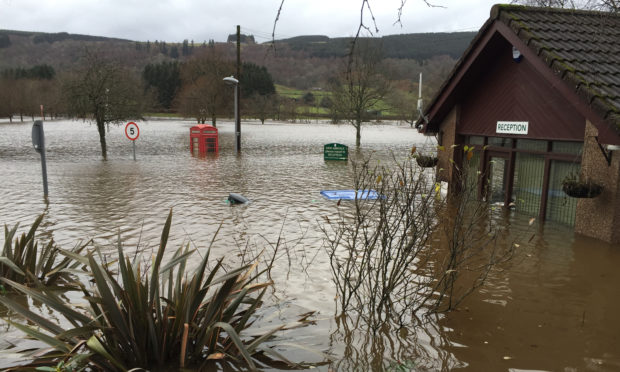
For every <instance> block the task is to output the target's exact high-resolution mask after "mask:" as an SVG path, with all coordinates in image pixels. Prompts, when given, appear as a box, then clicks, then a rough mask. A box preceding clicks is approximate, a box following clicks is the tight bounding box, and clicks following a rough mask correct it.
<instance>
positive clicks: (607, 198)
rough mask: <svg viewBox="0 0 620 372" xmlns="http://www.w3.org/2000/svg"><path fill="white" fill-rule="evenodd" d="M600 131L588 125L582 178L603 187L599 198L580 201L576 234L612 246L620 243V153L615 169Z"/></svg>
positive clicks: (617, 156)
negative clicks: (603, 147)
mask: <svg viewBox="0 0 620 372" xmlns="http://www.w3.org/2000/svg"><path fill="white" fill-rule="evenodd" d="M597 135H598V131H597V130H596V128H595V127H594V126H593V125H592V123H590V122H589V121H586V130H585V140H584V147H583V157H582V160H581V176H582V177H584V178H586V179H591V180H592V181H594V182H596V183H598V184H599V185H601V186H603V192H602V193H601V195H599V196H598V197H596V198H591V199H579V201H578V203H577V215H576V216H575V231H576V232H578V233H580V234H583V235H586V236H590V237H593V238H597V239H600V240H603V241H606V242H610V243H620V152H617V151H616V152H614V153H613V155H612V162H611V165H608V164H607V160H605V157H604V156H603V153H602V152H601V149H600V148H599V146H598V144H597V140H596V136H597Z"/></svg>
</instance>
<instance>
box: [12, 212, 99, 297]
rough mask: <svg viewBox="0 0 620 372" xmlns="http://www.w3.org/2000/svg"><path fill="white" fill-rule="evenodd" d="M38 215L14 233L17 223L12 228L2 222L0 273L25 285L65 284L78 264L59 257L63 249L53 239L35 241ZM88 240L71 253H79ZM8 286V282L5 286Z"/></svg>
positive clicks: (49, 285)
mask: <svg viewBox="0 0 620 372" xmlns="http://www.w3.org/2000/svg"><path fill="white" fill-rule="evenodd" d="M43 217H44V215H43V214H42V215H40V216H39V217H38V218H37V219H36V220H35V221H34V223H33V224H32V226H31V227H30V230H29V231H28V233H23V234H22V235H21V236H17V237H16V233H17V229H18V228H19V224H16V225H15V226H14V227H13V228H12V229H10V230H9V228H8V227H7V226H6V225H5V226H4V247H3V249H2V255H0V277H2V278H5V279H9V280H11V281H12V282H15V283H20V284H23V285H26V286H34V285H36V284H40V285H45V286H47V287H52V286H58V285H69V284H70V283H71V282H72V281H73V276H72V274H73V273H74V272H75V270H77V268H78V266H79V265H80V263H79V262H76V261H74V260H73V259H72V258H71V257H69V256H64V257H62V252H63V250H62V249H60V248H58V247H57V246H56V245H55V244H54V240H53V239H50V241H49V242H48V243H47V244H45V245H43V244H41V245H40V244H39V242H38V241H36V231H37V229H38V228H39V225H40V224H41V221H42V220H43ZM88 244H89V243H88V242H87V243H86V244H78V245H77V246H76V247H75V248H73V249H72V251H71V253H73V254H79V253H80V252H81V251H82V250H83V249H84V248H85V247H86V246H87V245H88ZM7 287H8V288H5V289H10V288H11V286H10V285H9V286H7Z"/></svg>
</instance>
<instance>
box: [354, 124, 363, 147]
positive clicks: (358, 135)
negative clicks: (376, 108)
mask: <svg viewBox="0 0 620 372" xmlns="http://www.w3.org/2000/svg"><path fill="white" fill-rule="evenodd" d="M361 142H362V122H361V121H360V122H357V123H356V125H355V146H356V147H360V144H361Z"/></svg>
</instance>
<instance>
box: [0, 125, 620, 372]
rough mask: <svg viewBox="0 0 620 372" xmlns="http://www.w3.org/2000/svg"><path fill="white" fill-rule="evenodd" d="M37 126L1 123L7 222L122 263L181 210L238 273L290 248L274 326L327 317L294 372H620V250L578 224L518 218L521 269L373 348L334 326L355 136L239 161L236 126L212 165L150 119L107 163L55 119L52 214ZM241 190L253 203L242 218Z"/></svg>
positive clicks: (258, 152) (273, 308)
mask: <svg viewBox="0 0 620 372" xmlns="http://www.w3.org/2000/svg"><path fill="white" fill-rule="evenodd" d="M31 124H32V123H31V122H30V123H23V124H22V123H15V124H8V123H6V124H0V223H2V224H7V225H9V226H12V225H14V224H15V223H18V222H19V223H20V226H22V228H21V229H20V231H23V230H25V229H26V228H27V227H28V226H29V225H30V224H31V223H32V222H33V221H34V219H35V218H36V216H37V215H39V214H41V213H45V218H44V220H43V223H42V227H41V228H40V230H41V231H40V232H39V236H40V238H41V239H43V240H44V241H47V239H49V237H51V236H53V238H54V240H55V241H56V242H57V243H58V245H59V246H61V247H64V248H71V247H73V246H74V245H75V244H76V242H77V241H79V240H87V239H90V238H93V239H94V241H95V243H96V244H98V245H100V246H102V247H104V251H106V250H107V252H110V254H113V252H114V249H115V248H114V247H113V245H112V243H113V242H114V241H115V240H116V237H117V235H118V234H119V233H120V235H121V237H122V238H123V244H124V247H125V250H126V251H127V252H130V253H131V252H134V251H135V250H136V246H137V245H138V244H139V245H140V247H141V248H142V249H144V248H146V249H148V248H154V247H155V246H156V245H157V244H158V239H159V234H160V233H161V229H162V227H163V223H164V221H165V218H166V216H167V214H168V212H169V210H170V209H172V210H173V226H172V229H171V239H170V243H169V246H170V247H171V248H177V247H178V246H179V245H180V244H182V243H183V242H190V244H192V245H193V246H195V247H197V248H198V249H199V251H204V249H206V247H207V246H208V245H209V242H210V241H211V239H212V238H213V235H214V233H215V232H216V231H217V229H218V228H219V227H220V225H221V229H220V232H219V234H218V236H217V239H216V241H215V243H214V245H213V248H212V256H213V257H220V256H225V257H226V259H227V260H228V262H230V264H234V263H235V262H236V260H239V259H240V258H239V256H240V255H241V252H242V251H243V250H244V249H248V247H250V248H249V249H251V250H253V251H259V250H262V249H265V250H266V253H267V254H270V253H273V249H274V246H275V243H276V241H277V240H278V237H281V238H282V239H281V243H280V247H279V248H278V249H279V250H278V255H277V257H278V259H277V261H276V265H275V268H274V272H273V279H274V281H275V286H274V291H273V292H272V293H271V296H270V299H269V303H268V306H267V309H266V310H265V313H264V314H263V315H262V316H263V319H262V325H264V326H269V325H271V326H273V325H277V324H279V322H287V321H294V320H295V319H296V318H297V316H298V315H300V314H304V313H307V312H309V311H316V313H315V315H314V316H313V319H314V320H315V324H314V325H310V326H307V327H303V328H299V329H295V330H291V331H287V332H283V333H282V334H281V335H280V336H279V339H278V340H276V342H275V343H276V344H280V345H281V346H280V347H279V348H278V350H279V351H282V352H283V353H285V354H286V355H287V356H288V357H289V358H291V359H292V360H295V361H312V362H320V361H322V360H323V356H321V355H320V354H316V353H315V351H319V352H321V353H324V354H325V355H328V356H329V357H330V358H331V359H332V362H331V364H329V365H321V366H319V369H321V370H327V369H332V370H343V371H348V370H369V369H377V370H380V369H383V370H393V371H402V370H453V369H458V368H463V370H467V371H620V270H618V267H620V246H617V245H615V246H614V245H608V244H605V243H602V242H600V241H597V240H592V239H588V238H584V237H581V236H576V235H575V234H573V232H572V231H571V229H570V228H567V227H564V226H562V225H557V224H549V223H548V224H544V225H538V224H536V223H535V224H534V225H533V226H529V223H528V218H526V217H523V216H519V215H514V214H513V215H509V216H506V219H507V222H508V223H510V224H511V231H512V234H513V235H514V239H516V241H517V242H518V243H519V249H518V251H519V252H518V254H517V256H516V257H515V259H513V262H511V265H510V268H508V269H507V270H505V271H503V272H493V273H492V275H491V276H490V277H489V279H488V282H487V284H486V285H485V286H483V287H482V288H480V289H479V290H478V291H476V292H475V293H474V294H473V295H472V296H471V297H469V298H468V299H467V300H466V301H465V302H463V303H462V304H461V306H460V307H459V309H457V310H456V311H453V312H451V313H448V314H442V315H439V316H434V317H432V318H430V319H427V320H426V321H424V322H423V323H422V324H419V325H416V326H415V327H412V328H411V329H405V330H403V329H401V330H389V329H384V330H382V332H380V333H379V334H375V335H374V336H368V335H367V336H366V337H364V336H360V334H359V332H356V330H355V328H354V327H349V324H348V323H347V322H346V320H343V319H342V318H336V317H334V313H335V309H336V307H335V295H336V291H335V288H334V284H333V283H332V280H331V271H330V267H329V261H328V257H327V255H326V254H325V251H324V248H323V246H322V242H323V233H322V232H321V231H320V224H321V221H322V220H323V218H324V217H330V216H332V215H333V216H335V215H336V214H337V208H338V207H337V206H336V202H335V201H329V200H326V199H324V198H322V197H321V196H320V194H319V192H320V191H321V190H324V189H347V188H352V174H351V164H350V162H349V163H347V162H325V161H324V160H323V156H322V149H323V145H324V144H326V143H331V142H339V143H343V144H346V145H349V146H351V148H350V150H351V151H350V157H352V158H354V157H356V156H358V154H356V153H355V151H354V150H353V147H354V146H352V145H353V144H354V139H355V135H354V130H353V128H352V127H350V126H347V125H329V124H321V123H305V124H284V123H267V124H265V125H261V124H260V123H254V122H249V123H248V122H244V123H243V128H242V154H241V155H239V156H237V155H236V154H235V153H234V150H233V148H234V142H233V140H234V130H233V124H232V123H230V122H222V123H218V129H219V131H220V152H219V154H218V155H210V156H207V157H202V158H201V157H193V156H192V155H191V154H190V151H189V138H188V137H189V128H190V127H191V126H192V123H190V122H186V121H171V120H162V121H150V122H140V123H138V125H139V126H140V138H139V139H138V140H137V141H136V157H137V160H136V161H134V160H133V158H132V147H131V143H130V141H129V140H128V139H127V138H126V137H125V135H124V132H123V128H122V127H118V126H111V127H110V128H109V132H108V134H107V140H108V161H102V160H101V156H100V147H99V140H98V134H97V131H96V129H95V127H94V125H91V124H88V123H83V122H81V121H51V122H46V123H45V136H46V146H47V151H46V154H47V170H48V182H49V199H48V202H47V203H46V202H45V200H44V198H43V187H42V180H41V165H40V158H39V155H38V154H37V153H36V152H35V151H34V150H33V148H32V146H31V141H30V132H31ZM412 145H416V146H417V147H418V148H423V147H431V146H432V144H431V143H429V142H428V141H427V140H425V138H424V137H423V136H421V135H419V134H417V133H416V132H415V130H412V129H411V128H409V126H399V125H396V124H391V123H385V124H381V125H369V126H367V127H365V128H364V129H363V132H362V149H361V153H362V154H363V155H365V156H368V155H370V154H371V153H372V156H373V157H374V158H376V159H378V160H381V161H384V162H389V158H390V154H391V153H394V154H395V155H396V157H397V158H403V157H405V156H406V155H407V153H408V152H409V150H410V148H411V146H412ZM230 192H236V193H239V194H242V195H244V196H245V197H247V198H248V199H250V200H251V202H250V203H249V204H247V205H234V206H231V205H230V204H228V203H227V202H226V199H227V196H228V193H230ZM3 242H4V237H3V236H1V237H0V243H2V244H3ZM172 250H173V249H170V252H172ZM258 323H261V322H258ZM0 334H2V336H1V337H0V349H6V348H8V347H9V346H10V345H12V344H17V345H19V344H20V342H25V341H20V339H21V335H20V334H19V332H16V331H15V330H13V329H12V328H10V327H8V326H6V324H3V325H2V328H0ZM379 339H380V340H379ZM379 344H380V345H379ZM295 345H301V346H302V347H298V346H295ZM386 345H388V346H387V347H386ZM399 345H400V346H399ZM397 349H398V350H397ZM0 367H1V365H0Z"/></svg>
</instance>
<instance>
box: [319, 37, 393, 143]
mask: <svg viewBox="0 0 620 372" xmlns="http://www.w3.org/2000/svg"><path fill="white" fill-rule="evenodd" d="M380 62H381V57H380V54H379V51H378V49H377V48H373V47H371V46H370V45H369V44H368V43H366V42H364V43H357V45H355V46H354V47H353V53H352V54H351V58H348V60H347V63H346V64H345V65H344V68H343V70H342V71H341V72H340V74H339V75H338V76H336V77H335V78H334V79H332V80H331V83H330V85H331V91H332V101H333V110H335V111H336V112H337V113H338V116H339V117H341V118H342V119H343V120H347V121H348V122H349V123H351V125H353V127H355V130H356V132H355V145H356V146H358V147H359V146H360V144H361V130H362V123H363V122H364V121H367V119H368V113H369V111H370V110H371V109H373V108H374V107H375V105H376V104H377V103H378V102H379V101H380V100H381V99H383V97H384V96H385V95H386V93H387V92H388V89H389V82H388V81H387V79H385V78H384V77H383V76H382V75H381V74H379V72H378V69H377V68H378V65H379V63H380Z"/></svg>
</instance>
